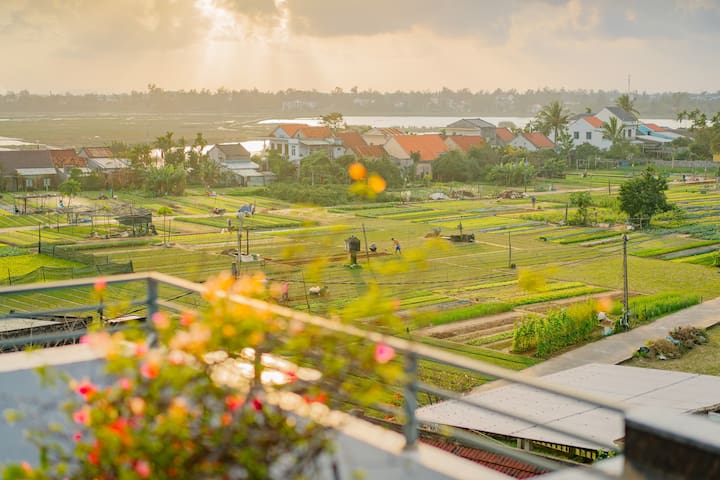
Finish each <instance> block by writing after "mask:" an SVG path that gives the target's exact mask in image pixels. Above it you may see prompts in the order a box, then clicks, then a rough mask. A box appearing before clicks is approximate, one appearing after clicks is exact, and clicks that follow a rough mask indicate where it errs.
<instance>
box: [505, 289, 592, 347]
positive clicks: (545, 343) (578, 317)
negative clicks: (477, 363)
mask: <svg viewBox="0 0 720 480" xmlns="http://www.w3.org/2000/svg"><path fill="white" fill-rule="evenodd" d="M596 314H597V307H596V306H595V302H593V301H591V300H588V301H587V302H584V303H578V304H575V305H571V306H569V307H568V308H567V309H564V308H563V309H559V310H550V311H548V312H547V314H546V317H545V318H542V317H539V316H537V315H533V316H528V317H524V318H523V319H522V320H521V321H520V323H519V324H518V325H517V326H516V327H515V334H514V336H513V346H512V349H513V351H514V352H527V351H530V350H532V349H533V348H536V349H537V352H536V355H537V356H538V357H545V356H548V355H551V354H553V353H555V352H558V351H560V350H562V349H564V348H567V347H569V346H571V345H575V344H576V343H580V342H583V341H585V340H587V339H589V338H590V337H591V336H592V334H593V333H594V332H595V330H596V329H597V319H596Z"/></svg>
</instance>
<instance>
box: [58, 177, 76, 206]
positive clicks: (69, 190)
mask: <svg viewBox="0 0 720 480" xmlns="http://www.w3.org/2000/svg"><path fill="white" fill-rule="evenodd" d="M81 190H82V185H81V184H80V182H78V181H77V180H75V179H74V178H69V179H68V180H66V181H64V182H63V183H61V184H60V185H58V191H59V192H60V193H62V194H63V196H64V197H68V203H67V206H68V207H69V206H70V201H71V200H72V199H73V197H75V196H76V195H77V194H78V193H80V191H81Z"/></svg>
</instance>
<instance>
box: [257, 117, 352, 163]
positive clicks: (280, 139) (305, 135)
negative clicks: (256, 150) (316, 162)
mask: <svg viewBox="0 0 720 480" xmlns="http://www.w3.org/2000/svg"><path fill="white" fill-rule="evenodd" d="M268 140H269V143H270V150H276V151H278V152H279V153H280V155H283V156H285V157H286V158H287V159H288V160H290V161H291V162H299V161H300V159H301V158H304V157H307V156H308V155H310V154H311V153H314V152H317V151H324V152H326V153H327V156H328V158H337V157H339V156H342V155H343V154H344V153H345V149H344V148H343V144H342V140H341V139H339V138H336V137H335V135H333V132H332V130H330V129H329V128H328V127H311V126H309V125H304V124H284V125H279V126H278V127H276V128H275V130H273V131H272V132H271V133H270V136H269V137H268Z"/></svg>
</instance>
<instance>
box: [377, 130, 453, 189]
mask: <svg viewBox="0 0 720 480" xmlns="http://www.w3.org/2000/svg"><path fill="white" fill-rule="evenodd" d="M384 148H385V151H386V152H387V154H388V156H389V157H390V158H392V159H393V160H395V161H396V162H397V164H398V165H399V166H400V168H411V167H413V166H414V168H415V170H414V172H413V173H414V175H415V177H416V178H422V177H423V176H424V175H425V174H430V175H432V166H431V165H432V162H433V161H434V160H436V159H437V158H438V157H439V156H440V155H442V154H443V153H447V152H449V151H450V149H449V148H448V146H447V145H446V144H445V141H444V140H443V138H442V137H441V136H440V135H438V134H435V133H432V134H428V135H396V136H394V137H392V138H391V139H390V140H388V142H387V143H386V144H385V146H384ZM415 160H417V162H415Z"/></svg>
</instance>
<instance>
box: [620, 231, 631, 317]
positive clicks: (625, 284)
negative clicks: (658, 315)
mask: <svg viewBox="0 0 720 480" xmlns="http://www.w3.org/2000/svg"><path fill="white" fill-rule="evenodd" d="M622 240H623V312H622V319H621V321H620V324H621V325H622V326H623V328H625V329H626V330H627V329H629V328H630V305H629V301H628V268H627V242H628V236H627V233H623V236H622Z"/></svg>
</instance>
